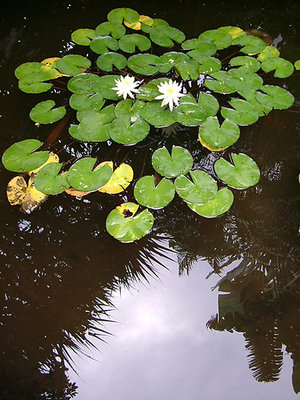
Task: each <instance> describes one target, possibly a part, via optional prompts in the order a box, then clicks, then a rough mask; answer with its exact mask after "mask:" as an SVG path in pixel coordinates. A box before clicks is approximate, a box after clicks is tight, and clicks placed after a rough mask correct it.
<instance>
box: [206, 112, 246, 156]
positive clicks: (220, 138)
mask: <svg viewBox="0 0 300 400" xmlns="http://www.w3.org/2000/svg"><path fill="white" fill-rule="evenodd" d="M239 136H240V129H239V127H238V126H237V124H236V123H235V122H233V121H230V120H229V119H225V121H224V122H223V123H222V125H221V126H220V124H219V121H218V118H217V117H209V118H207V120H206V121H205V122H204V123H203V124H202V125H201V126H200V127H199V140H200V142H201V144H202V145H203V146H205V145H208V146H205V147H208V148H209V149H210V150H213V151H219V150H223V149H226V148H227V147H229V146H232V145H233V144H234V143H235V142H236V141H237V140H238V138H239Z"/></svg>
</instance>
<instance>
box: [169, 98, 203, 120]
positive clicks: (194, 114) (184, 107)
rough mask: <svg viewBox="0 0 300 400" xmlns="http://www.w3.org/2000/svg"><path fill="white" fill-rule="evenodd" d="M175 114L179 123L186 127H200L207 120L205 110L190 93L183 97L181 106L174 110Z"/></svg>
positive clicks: (180, 102)
mask: <svg viewBox="0 0 300 400" xmlns="http://www.w3.org/2000/svg"><path fill="white" fill-rule="evenodd" d="M173 114H174V119H175V120H176V121H177V122H179V123H180V124H182V125H186V126H197V125H200V124H202V123H203V122H204V121H205V120H206V118H207V114H206V112H205V110H204V109H203V108H202V107H201V105H200V104H198V103H197V101H196V100H195V98H194V97H193V95H192V94H190V93H189V94H188V95H187V96H183V97H181V99H180V101H179V106H178V107H175V108H174V111H173Z"/></svg>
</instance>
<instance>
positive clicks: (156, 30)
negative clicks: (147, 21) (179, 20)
mask: <svg viewBox="0 0 300 400" xmlns="http://www.w3.org/2000/svg"><path fill="white" fill-rule="evenodd" d="M153 26H154V25H153ZM150 39H151V40H152V42H154V43H156V44H158V45H159V46H162V47H172V46H174V41H175V42H177V43H181V42H183V41H184V40H185V34H184V33H183V32H181V31H180V30H179V29H176V28H173V27H171V26H169V25H159V26H156V27H155V26H154V27H153V28H152V29H151V31H150Z"/></svg>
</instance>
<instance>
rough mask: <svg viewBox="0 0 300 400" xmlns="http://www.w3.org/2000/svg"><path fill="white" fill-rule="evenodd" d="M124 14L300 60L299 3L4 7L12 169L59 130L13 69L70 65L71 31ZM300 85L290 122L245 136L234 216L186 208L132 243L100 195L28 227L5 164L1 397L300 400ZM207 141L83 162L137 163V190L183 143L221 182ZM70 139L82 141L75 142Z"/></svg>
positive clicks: (0, 119)
mask: <svg viewBox="0 0 300 400" xmlns="http://www.w3.org/2000/svg"><path fill="white" fill-rule="evenodd" d="M120 6H128V7H131V8H133V9H135V10H137V11H138V12H140V13H141V14H145V15H149V16H155V17H157V18H163V19H165V20H167V21H168V22H169V23H170V24H171V25H172V26H175V27H177V28H179V29H181V30H182V31H184V32H185V33H186V36H187V37H188V38H192V37H195V36H198V35H199V33H200V32H202V31H205V30H207V29H213V28H217V27H219V26H225V25H233V26H240V27H242V28H243V29H258V30H261V31H263V32H265V35H264V36H265V37H267V38H272V40H273V43H274V44H275V45H276V47H277V48H278V49H279V50H280V52H281V55H282V56H283V57H284V58H286V59H288V60H290V61H292V62H294V61H295V60H297V59H299V58H300V47H299V15H300V3H299V1H286V2H284V4H281V5H280V6H277V7H274V4H273V2H272V1H268V0H266V1H264V2H261V1H260V2H258V1H253V2H251V4H250V3H249V2H246V1H245V2H243V1H232V2H226V1H214V2H195V1H188V0H187V1H172V2H167V1H166V2H159V4H155V3H153V2H147V3H146V2H145V3H141V2H138V1H130V0H128V1H127V2H122V1H114V2H102V1H101V2H100V1H93V0H90V1H89V0H85V1H79V0H78V1H69V2H68V1H52V2H48V3H46V2H43V3H42V4H39V5H38V6H37V2H33V1H32V2H30V1H26V2H25V1H11V2H7V3H6V5H5V6H4V10H3V12H2V15H1V17H0V18H1V28H0V29H1V32H2V35H1V38H2V40H1V43H0V49H1V77H2V79H1V85H0V95H1V96H0V102H1V108H0V125H1V132H2V134H1V138H0V153H1V155H2V153H3V151H4V150H5V149H6V148H7V147H8V146H10V145H11V144H12V143H14V142H17V141H19V140H23V139H26V138H37V139H39V140H41V141H45V139H46V138H48V137H49V135H50V134H51V132H52V131H53V129H54V128H53V126H49V125H47V126H44V127H40V128H37V127H35V126H34V124H33V122H32V121H31V120H30V119H29V117H28V113H29V111H30V110H31V108H32V107H33V106H34V105H35V104H36V103H37V102H39V101H42V100H44V99H45V96H44V95H36V96H34V95H26V94H25V93H22V92H20V91H19V90H18V85H17V81H16V78H15V77H14V75H13V71H14V70H15V68H16V67H17V66H18V65H20V64H21V63H23V62H26V61H39V60H43V59H45V58H47V57H53V56H62V55H64V54H68V53H70V52H72V51H73V46H74V45H73V44H72V42H71V41H70V34H71V32H72V31H74V30H75V29H78V28H82V27H91V28H94V27H95V26H97V25H98V24H99V23H100V22H103V21H105V20H106V15H107V13H108V11H110V9H111V8H115V7H120ZM74 52H76V49H74ZM299 81H300V80H299V73H295V74H294V75H293V76H291V77H290V78H287V79H284V80H283V81H282V83H281V84H282V85H283V86H284V87H286V88H287V89H288V90H289V91H290V92H291V93H292V94H293V95H294V96H295V103H294V105H293V107H292V108H291V109H290V110H284V111H272V112H271V113H270V114H269V115H268V116H267V117H263V118H260V120H259V121H258V122H257V123H256V124H254V125H251V126H249V127H244V128H242V129H241V137H240V139H239V140H238V142H237V143H236V144H235V145H234V146H232V151H233V152H244V153H246V154H248V155H249V156H251V157H252V158H253V159H254V160H255V161H256V162H257V164H258V165H259V167H260V170H261V179H260V181H259V183H258V184H257V185H256V186H255V187H253V188H250V189H248V190H246V191H235V193H234V196H235V201H234V204H233V207H232V208H231V209H230V210H229V211H228V212H227V213H226V214H225V215H223V216H221V217H219V218H216V219H211V220H210V219H208V220H207V219H204V218H201V217H200V216H198V215H196V214H194V213H192V212H187V211H186V207H185V206H184V205H183V204H182V202H181V201H180V200H179V199H177V200H175V201H174V202H172V204H170V205H169V206H168V207H166V208H164V209H162V210H158V211H156V212H155V219H156V220H155V227H154V230H153V231H152V232H151V233H150V234H149V235H148V236H146V237H145V238H143V239H141V240H140V241H137V242H135V243H132V244H127V245H125V244H122V243H119V242H117V241H116V240H115V239H113V238H111V237H110V236H109V235H108V234H107V233H106V231H105V219H106V216H107V214H108V212H109V211H110V210H111V209H112V208H114V207H115V206H116V205H118V204H120V203H121V201H122V200H124V197H123V196H124V195H123V194H121V195H117V196H112V197H111V196H108V195H103V197H101V201H100V202H99V197H97V195H96V194H91V195H89V196H87V197H83V198H81V199H78V198H75V197H70V196H67V195H65V194H64V195H60V196H51V197H50V198H49V199H48V200H47V201H46V202H45V203H44V204H43V205H42V207H41V208H40V209H39V210H36V211H34V212H33V213H31V214H24V213H21V212H20V211H19V210H18V207H11V206H10V205H9V203H8V201H7V198H6V186H7V183H8V181H9V180H10V179H11V178H12V176H13V174H12V173H10V172H8V171H6V170H5V169H4V168H3V166H2V164H1V165H0V171H1V174H0V190H1V193H0V204H1V214H0V229H1V230H0V237H1V241H0V260H1V263H0V265H1V268H0V289H1V317H0V318H1V319H0V339H1V358H0V398H1V399H2V398H3V399H40V398H43V399H68V398H70V396H72V395H74V394H75V392H76V391H77V392H78V393H77V395H76V397H75V398H78V399H80V400H85V399H91V400H93V399H98V398H103V399H113V400H119V399H124V398H126V399H127V398H128V399H129V398H130V399H141V398H143V399H154V398H155V399H178V400H181V399H185V398H188V399H191V400H194V399H198V398H201V399H204V400H205V399H215V398H219V397H221V396H222V398H224V399H231V400H233V399H240V398H244V399H252V398H255V399H261V400H265V399H271V398H272V399H275V400H281V399H294V398H295V399H296V398H297V397H298V396H297V394H296V393H295V392H297V391H299V390H300V325H299V305H300V297H299V265H300V263H299V261H300V257H299V256H300V248H299V234H298V225H299V221H300V219H299V209H300V207H299V185H298V172H299V169H298V167H299V157H298V154H299V128H300V119H299V113H300V107H299V106H300V100H299V98H300V96H299V90H300V83H299ZM61 96H64V94H61ZM196 137H197V136H196V135H195V130H193V129H182V128H181V127H179V128H178V129H177V131H176V132H173V133H172V132H170V131H164V132H161V130H158V129H157V130H155V131H153V133H152V135H151V138H150V139H149V140H147V141H146V142H145V143H141V144H140V145H139V146H137V150H134V151H131V152H130V153H128V148H122V149H120V150H119V149H117V147H114V146H112V147H111V149H108V148H107V147H105V146H98V147H97V146H91V147H89V146H83V145H81V147H76V144H74V148H73V147H72V146H71V149H72V151H73V152H74V153H73V155H74V154H75V156H76V155H77V153H76V152H80V153H81V154H84V155H90V154H92V155H94V154H95V153H96V154H97V155H99V156H100V158H101V157H105V155H106V154H107V153H108V151H110V152H111V155H113V157H114V159H115V160H117V161H119V162H120V161H121V160H123V159H125V158H127V159H128V160H129V162H130V163H131V165H132V166H133V168H134V170H135V174H136V177H138V176H139V175H141V174H142V173H144V174H145V173H147V171H148V172H149V173H152V172H151V168H150V166H149V167H148V166H147V164H146V166H143V164H144V160H147V159H149V154H150V153H151V152H152V151H153V150H154V149H155V148H156V147H157V145H158V144H165V143H168V144H169V143H171V142H172V141H174V142H175V143H176V144H178V143H179V144H181V145H183V146H184V147H187V148H188V149H189V151H190V152H191V153H192V154H193V157H194V159H195V160H196V163H197V164H198V165H200V166H201V167H202V168H204V169H205V170H208V171H209V170H210V169H211V165H212V161H213V158H214V153H211V154H210V153H209V151H205V150H203V149H202V148H201V146H200V145H199V144H198V143H197V141H196ZM58 140H59V142H60V146H61V147H62V146H63V145H65V144H67V143H70V137H69V136H68V132H67V130H66V129H65V130H64V131H62V133H61V135H60V137H59V139H58ZM72 151H71V153H70V154H69V157H70V156H72ZM142 169H143V172H142V171H141V170H142ZM126 196H128V198H130V196H132V189H129V190H128V192H127V194H126ZM223 278H224V279H223ZM213 287H215V289H214V290H212V288H213ZM76 386H78V389H77V390H76V389H75V387H76Z"/></svg>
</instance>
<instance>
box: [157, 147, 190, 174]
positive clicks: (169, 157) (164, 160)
mask: <svg viewBox="0 0 300 400" xmlns="http://www.w3.org/2000/svg"><path fill="white" fill-rule="evenodd" d="M193 163H194V161H193V157H192V155H191V153H190V152H189V151H188V150H186V149H184V148H183V147H180V146H172V150H171V154H170V153H169V151H168V150H167V148H166V147H161V148H159V149H157V150H155V152H154V153H153V155H152V166H153V168H154V169H155V171H156V172H158V173H159V174H160V175H162V176H165V177H166V178H176V177H177V176H179V175H185V174H187V173H188V172H189V171H190V170H191V169H192V167H193Z"/></svg>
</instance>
